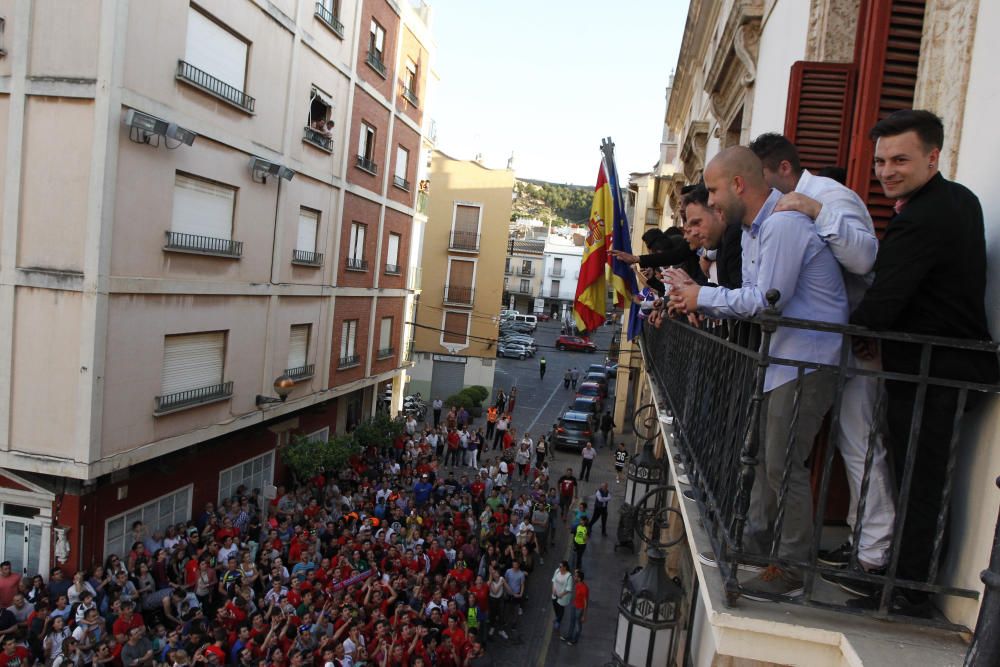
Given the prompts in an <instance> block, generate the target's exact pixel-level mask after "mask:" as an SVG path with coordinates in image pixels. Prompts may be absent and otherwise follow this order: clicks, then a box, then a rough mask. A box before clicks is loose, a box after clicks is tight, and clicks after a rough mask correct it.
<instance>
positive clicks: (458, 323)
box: [442, 312, 469, 345]
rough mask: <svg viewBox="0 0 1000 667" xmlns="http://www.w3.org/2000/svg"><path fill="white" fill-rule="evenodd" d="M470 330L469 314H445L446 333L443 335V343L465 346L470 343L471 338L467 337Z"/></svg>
mask: <svg viewBox="0 0 1000 667" xmlns="http://www.w3.org/2000/svg"><path fill="white" fill-rule="evenodd" d="M468 330H469V314H468V313H452V312H446V313H445V314H444V333H443V334H442V341H443V342H445V343H458V344H460V345H465V344H467V343H468V342H469V337H468V336H467V335H466V334H467V332H468Z"/></svg>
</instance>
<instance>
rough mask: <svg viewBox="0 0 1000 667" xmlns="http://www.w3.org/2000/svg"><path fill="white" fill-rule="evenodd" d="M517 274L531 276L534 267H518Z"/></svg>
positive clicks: (533, 273)
mask: <svg viewBox="0 0 1000 667" xmlns="http://www.w3.org/2000/svg"><path fill="white" fill-rule="evenodd" d="M517 275H519V276H529V277H531V276H534V275H535V269H534V268H530V269H526V268H524V267H521V268H520V269H518V270H517Z"/></svg>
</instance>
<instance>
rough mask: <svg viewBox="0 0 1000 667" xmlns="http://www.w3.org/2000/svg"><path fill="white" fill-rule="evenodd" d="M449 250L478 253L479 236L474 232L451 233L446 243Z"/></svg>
mask: <svg viewBox="0 0 1000 667" xmlns="http://www.w3.org/2000/svg"><path fill="white" fill-rule="evenodd" d="M448 248H449V249H450V250H472V251H475V252H479V234H477V233H476V232H463V231H458V230H456V231H453V232H452V233H451V240H450V241H449V242H448Z"/></svg>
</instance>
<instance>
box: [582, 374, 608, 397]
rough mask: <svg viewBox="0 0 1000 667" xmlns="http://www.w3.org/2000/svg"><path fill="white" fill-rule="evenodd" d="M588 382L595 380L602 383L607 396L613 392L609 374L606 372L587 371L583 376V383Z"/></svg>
mask: <svg viewBox="0 0 1000 667" xmlns="http://www.w3.org/2000/svg"><path fill="white" fill-rule="evenodd" d="M587 382H594V383H596V384H599V385H601V389H602V390H603V391H604V395H605V396H607V395H608V394H610V393H611V392H610V390H609V389H608V376H607V375H605V374H604V373H587V374H586V375H584V376H583V383H584V384H586V383H587Z"/></svg>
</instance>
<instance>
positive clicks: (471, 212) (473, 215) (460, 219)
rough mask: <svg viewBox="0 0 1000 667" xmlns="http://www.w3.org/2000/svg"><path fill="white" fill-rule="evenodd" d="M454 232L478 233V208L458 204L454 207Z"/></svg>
mask: <svg viewBox="0 0 1000 667" xmlns="http://www.w3.org/2000/svg"><path fill="white" fill-rule="evenodd" d="M455 231H456V232H469V233H472V234H478V233H479V207H478V206H467V205H465V204H458V205H456V206H455Z"/></svg>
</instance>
